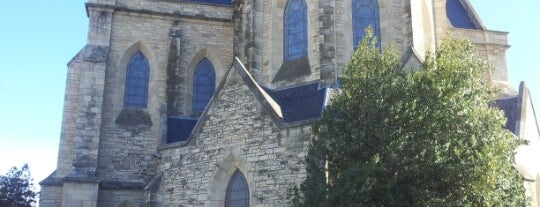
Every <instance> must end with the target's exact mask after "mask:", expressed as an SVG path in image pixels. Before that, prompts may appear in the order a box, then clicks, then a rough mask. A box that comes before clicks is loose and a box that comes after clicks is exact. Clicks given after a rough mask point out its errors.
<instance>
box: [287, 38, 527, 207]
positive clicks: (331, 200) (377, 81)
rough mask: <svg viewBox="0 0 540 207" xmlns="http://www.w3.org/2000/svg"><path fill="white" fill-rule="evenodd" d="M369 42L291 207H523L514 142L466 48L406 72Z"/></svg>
mask: <svg viewBox="0 0 540 207" xmlns="http://www.w3.org/2000/svg"><path fill="white" fill-rule="evenodd" d="M375 42H376V40H375V39H374V38H373V37H372V35H371V33H370V32H369V31H368V35H367V37H366V38H364V39H363V41H362V42H361V44H360V45H359V47H358V49H357V50H356V51H355V53H354V55H353V57H352V59H351V60H350V62H349V64H348V66H347V68H346V70H345V71H344V75H343V78H342V81H341V82H342V86H341V88H340V90H339V92H338V93H337V94H336V95H335V96H334V97H333V98H332V99H331V102H330V104H329V106H327V108H326V110H325V111H324V113H323V117H322V119H321V121H320V122H319V123H318V124H316V126H314V132H315V134H316V135H317V136H316V138H315V139H314V140H313V141H312V143H311V145H310V148H309V153H308V156H307V160H306V162H307V174H308V176H307V179H306V180H305V181H304V182H303V183H302V185H301V186H300V188H299V189H295V195H294V196H293V199H292V200H291V202H292V203H293V204H294V206H358V205H360V206H525V205H526V204H527V198H526V196H525V189H524V187H523V183H522V178H521V176H520V175H519V174H518V172H517V171H516V170H515V169H514V168H513V161H514V154H515V153H514V152H515V149H516V147H517V146H518V144H519V142H518V139H517V138H516V137H515V136H514V135H512V134H511V133H510V132H508V131H507V130H505V129H503V128H502V126H503V124H504V123H505V118H504V115H503V113H502V112H501V111H500V110H498V109H495V108H491V107H489V103H490V101H491V100H492V99H493V98H494V95H495V94H496V91H495V90H494V89H492V88H490V86H489V82H488V81H487V80H486V78H485V74H487V73H489V71H490V67H489V66H488V65H487V63H486V62H485V61H482V60H481V59H480V58H478V57H477V56H475V55H474V48H473V46H472V44H471V43H469V42H467V41H465V40H455V39H445V40H443V42H442V44H441V45H440V47H438V48H437V50H436V51H435V53H434V55H433V56H430V57H427V58H426V60H425V62H424V63H423V64H422V66H421V67H420V68H418V69H414V70H412V69H403V68H402V67H401V65H400V61H399V59H398V57H397V55H396V52H394V51H393V50H391V49H384V50H382V52H381V51H380V50H379V48H377V47H376V44H375Z"/></svg>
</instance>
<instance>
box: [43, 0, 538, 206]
mask: <svg viewBox="0 0 540 207" xmlns="http://www.w3.org/2000/svg"><path fill="white" fill-rule="evenodd" d="M494 3H496V2H494ZM81 6H82V5H81ZM86 12H87V16H88V20H89V27H88V39H87V43H86V45H85V46H84V47H83V48H82V49H81V50H80V52H79V53H77V54H76V55H75V57H74V58H73V59H72V60H71V61H69V63H68V70H67V82H66V89H65V101H64V110H63V121H62V130H61V136H60V144H59V146H60V147H59V152H58V162H57V166H56V170H55V171H54V172H52V174H51V175H50V176H49V177H48V178H46V179H45V180H43V181H42V182H41V183H40V185H41V194H40V201H39V204H40V206H41V207H59V206H61V207H97V206H100V207H142V206H145V207H168V206H210V207H223V206H225V207H244V206H268V207H273V206H277V207H280V206H287V205H288V198H287V196H288V189H290V188H291V187H293V186H295V185H299V184H300V183H301V182H302V181H303V180H304V179H305V178H306V169H305V164H306V163H305V157H306V155H307V149H308V144H309V142H310V139H312V138H313V136H314V135H313V132H312V128H311V126H312V124H313V123H314V122H315V121H317V120H318V119H319V118H320V116H321V112H322V110H323V109H324V107H325V105H326V104H327V102H328V97H329V96H330V95H331V93H332V92H333V91H336V90H337V88H338V86H339V83H338V80H339V77H340V75H341V74H342V72H341V70H343V68H345V66H346V65H347V62H348V60H349V58H350V57H351V55H352V54H353V51H354V50H355V48H356V45H357V44H358V42H359V41H360V40H361V39H362V37H363V36H364V28H366V27H367V26H371V27H372V28H373V31H374V34H375V36H376V37H377V38H378V40H379V43H378V44H379V47H386V46H390V45H391V46H393V47H394V48H395V49H396V50H397V51H398V54H399V56H400V57H401V61H402V63H403V64H404V65H405V66H408V67H416V66H418V65H419V64H420V63H421V62H422V61H423V60H424V59H425V56H426V54H427V53H429V52H430V51H434V49H435V47H436V45H437V44H439V42H440V40H441V39H442V38H443V37H445V36H446V35H448V34H450V35H451V36H455V37H458V36H459V37H463V38H466V39H469V40H470V41H472V42H473V43H474V45H475V46H476V48H477V50H478V53H479V54H480V56H482V57H483V58H485V59H486V60H487V61H488V62H489V63H490V64H491V65H493V67H494V71H493V72H492V73H491V74H489V75H488V76H489V77H488V78H490V80H491V81H492V83H493V85H496V86H499V87H500V88H502V89H503V94H502V95H501V97H500V99H498V100H496V103H497V105H498V106H499V107H500V108H501V109H503V110H504V111H505V114H506V116H507V117H508V122H507V125H506V128H507V129H508V130H511V131H512V132H514V134H515V135H516V136H518V137H520V138H522V139H525V140H527V144H526V145H524V146H522V147H520V149H519V150H518V155H517V157H516V168H518V170H519V171H520V172H521V174H522V175H523V177H524V185H525V186H526V188H527V193H528V194H529V195H530V196H531V198H532V205H533V206H538V205H539V204H538V202H540V201H538V200H536V197H537V196H536V195H537V194H539V195H540V190H536V189H540V182H539V175H540V174H539V172H540V171H539V169H538V168H537V165H538V164H536V163H539V162H538V161H537V160H534V158H539V156H538V155H537V154H538V152H540V147H539V146H540V136H539V133H538V127H537V126H538V125H537V122H536V118H535V114H534V109H533V106H532V102H531V99H530V94H529V91H528V89H527V87H526V86H525V85H524V84H522V85H521V86H520V88H519V90H517V91H516V90H514V89H512V87H510V86H509V84H508V77H507V68H506V55H505V51H506V49H507V48H509V45H508V42H507V32H500V31H491V30H488V29H486V27H485V26H484V25H483V23H482V21H481V20H480V18H479V17H478V15H477V14H476V13H475V11H474V9H473V8H472V7H471V4H470V3H469V1H468V0H87V3H86Z"/></svg>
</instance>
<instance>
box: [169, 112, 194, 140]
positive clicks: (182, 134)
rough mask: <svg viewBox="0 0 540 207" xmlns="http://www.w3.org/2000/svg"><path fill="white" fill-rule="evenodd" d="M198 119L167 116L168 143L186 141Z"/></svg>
mask: <svg viewBox="0 0 540 207" xmlns="http://www.w3.org/2000/svg"><path fill="white" fill-rule="evenodd" d="M197 121H198V119H195V118H187V117H174V116H170V117H167V143H173V142H179V141H186V140H187V139H188V137H189V135H190V134H191V130H193V128H194V127H195V124H197Z"/></svg>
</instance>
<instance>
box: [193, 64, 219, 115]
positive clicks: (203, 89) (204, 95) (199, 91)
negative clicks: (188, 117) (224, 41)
mask: <svg viewBox="0 0 540 207" xmlns="http://www.w3.org/2000/svg"><path fill="white" fill-rule="evenodd" d="M215 80H216V75H215V73H214V67H213V66H212V63H210V61H209V60H208V59H206V58H203V59H202V60H201V61H199V64H197V68H195V74H194V75H193V100H192V111H193V113H194V114H201V113H202V112H203V111H204V108H206V105H207V104H208V102H209V101H210V98H211V97H212V94H214V88H215Z"/></svg>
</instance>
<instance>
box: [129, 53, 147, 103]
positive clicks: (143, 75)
mask: <svg viewBox="0 0 540 207" xmlns="http://www.w3.org/2000/svg"><path fill="white" fill-rule="evenodd" d="M149 73H150V66H149V64H148V60H147V59H146V57H145V56H144V55H143V54H142V53H141V52H136V53H135V54H133V56H131V59H130V60H129V62H128V65H127V69H126V83H125V84H126V85H125V91H124V106H125V107H130V108H146V105H147V102H148V77H149Z"/></svg>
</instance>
